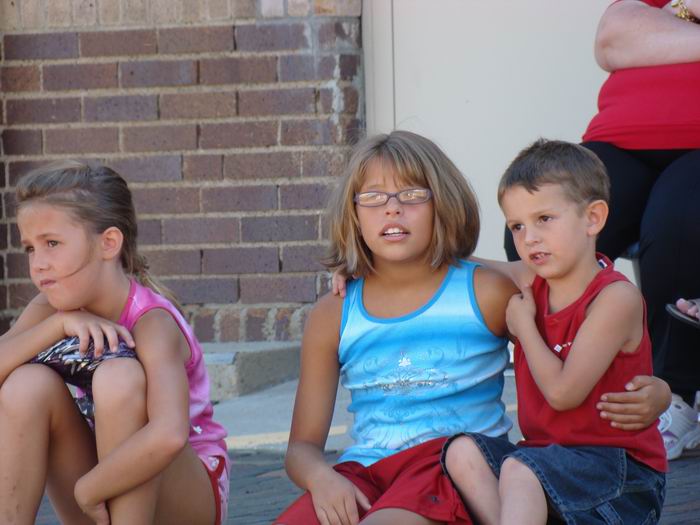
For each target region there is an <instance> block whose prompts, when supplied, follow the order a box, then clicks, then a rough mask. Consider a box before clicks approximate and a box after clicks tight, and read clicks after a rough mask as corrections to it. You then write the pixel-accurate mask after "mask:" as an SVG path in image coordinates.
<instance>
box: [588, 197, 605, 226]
mask: <svg viewBox="0 0 700 525" xmlns="http://www.w3.org/2000/svg"><path fill="white" fill-rule="evenodd" d="M609 212H610V209H609V208H608V203H607V202H605V201H604V200H600V199H599V200H596V201H593V202H591V203H590V204H589V205H588V206H586V218H587V219H588V235H598V234H599V233H600V232H601V231H602V230H603V226H605V222H606V221H607V220H608V213H609Z"/></svg>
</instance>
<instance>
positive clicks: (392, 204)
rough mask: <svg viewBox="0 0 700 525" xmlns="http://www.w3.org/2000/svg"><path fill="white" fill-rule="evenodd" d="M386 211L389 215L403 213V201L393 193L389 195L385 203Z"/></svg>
mask: <svg viewBox="0 0 700 525" xmlns="http://www.w3.org/2000/svg"><path fill="white" fill-rule="evenodd" d="M384 207H385V208H384V213H386V214H387V215H396V214H398V213H401V211H402V210H403V208H402V205H401V203H400V202H399V198H398V197H397V196H396V195H392V196H391V197H389V200H388V201H386V204H385V205H384Z"/></svg>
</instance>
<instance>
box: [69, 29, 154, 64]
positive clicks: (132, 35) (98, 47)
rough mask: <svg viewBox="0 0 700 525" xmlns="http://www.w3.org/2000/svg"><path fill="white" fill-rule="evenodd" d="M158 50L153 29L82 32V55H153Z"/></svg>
mask: <svg viewBox="0 0 700 525" xmlns="http://www.w3.org/2000/svg"><path fill="white" fill-rule="evenodd" d="M155 52H156V33H155V31H153V30H145V29H144V30H140V29H138V30H130V31H95V32H90V33H81V34H80V55H81V56H84V57H97V56H119V55H124V56H128V57H132V56H137V55H152V54H155Z"/></svg>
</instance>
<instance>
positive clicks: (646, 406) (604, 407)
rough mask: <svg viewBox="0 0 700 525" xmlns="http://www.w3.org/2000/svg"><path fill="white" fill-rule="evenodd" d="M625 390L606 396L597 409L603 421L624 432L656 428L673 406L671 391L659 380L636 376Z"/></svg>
mask: <svg viewBox="0 0 700 525" xmlns="http://www.w3.org/2000/svg"><path fill="white" fill-rule="evenodd" d="M625 390H627V392H615V393H607V394H603V395H602V396H601V398H600V402H599V403H598V404H597V405H596V408H597V409H598V410H600V417H602V418H603V419H607V420H609V421H610V426H613V427H615V428H619V429H621V430H641V429H643V428H647V427H648V426H650V425H653V424H655V423H656V420H657V418H658V417H659V416H660V415H661V414H662V413H663V412H664V411H665V410H666V409H667V408H668V406H669V404H670V403H671V389H670V388H669V386H668V384H667V383H666V382H665V381H664V380H662V379H659V378H658V377H652V376H635V377H634V378H633V379H632V381H630V382H629V383H627V384H626V385H625Z"/></svg>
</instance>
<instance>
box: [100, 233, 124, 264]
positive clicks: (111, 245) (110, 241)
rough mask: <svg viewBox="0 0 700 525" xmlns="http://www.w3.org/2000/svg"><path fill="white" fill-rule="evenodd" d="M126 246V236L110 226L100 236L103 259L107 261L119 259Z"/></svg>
mask: <svg viewBox="0 0 700 525" xmlns="http://www.w3.org/2000/svg"><path fill="white" fill-rule="evenodd" d="M123 244H124V234H123V233H122V231H121V230H120V229H119V228H117V227H115V226H110V227H109V228H107V229H106V230H105V231H103V232H102V233H101V234H100V249H101V250H102V258H103V259H105V260H109V259H114V258H116V257H119V254H121V251H122V245H123Z"/></svg>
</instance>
